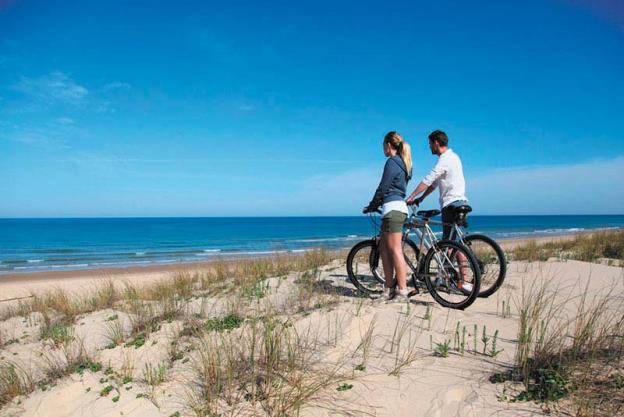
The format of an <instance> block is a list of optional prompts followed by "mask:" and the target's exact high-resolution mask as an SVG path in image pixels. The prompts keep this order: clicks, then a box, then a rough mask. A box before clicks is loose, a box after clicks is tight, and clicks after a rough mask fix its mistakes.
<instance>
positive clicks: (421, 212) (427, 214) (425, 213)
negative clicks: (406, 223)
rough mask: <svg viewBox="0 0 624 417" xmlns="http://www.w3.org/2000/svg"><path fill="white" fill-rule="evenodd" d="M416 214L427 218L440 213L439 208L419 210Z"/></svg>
mask: <svg viewBox="0 0 624 417" xmlns="http://www.w3.org/2000/svg"><path fill="white" fill-rule="evenodd" d="M416 214H417V215H419V216H422V217H425V218H427V219H429V218H431V217H434V216H437V215H438V214H440V210H419V211H417V212H416Z"/></svg>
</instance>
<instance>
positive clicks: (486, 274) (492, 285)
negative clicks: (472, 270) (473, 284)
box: [464, 233, 507, 298]
mask: <svg viewBox="0 0 624 417" xmlns="http://www.w3.org/2000/svg"><path fill="white" fill-rule="evenodd" d="M479 241H480V242H482V243H483V244H484V245H487V246H489V247H490V248H491V250H492V251H493V252H494V253H495V254H496V258H497V259H496V261H497V264H498V266H499V267H498V274H497V276H496V277H494V276H493V275H494V274H491V273H490V272H492V271H488V265H493V263H492V262H488V261H487V260H485V259H484V256H487V255H482V256H480V254H479V253H477V252H478V249H476V248H475V249H473V248H474V243H475V242H479ZM464 242H465V244H466V246H467V247H468V249H470V251H471V252H472V253H473V254H474V256H475V258H477V263H478V264H479V268H480V271H481V290H480V291H479V297H481V298H487V297H489V296H490V295H492V294H494V293H495V292H496V291H498V289H499V288H500V287H501V286H502V285H503V281H505V277H506V275H507V259H506V258H505V252H503V249H502V248H501V247H500V246H499V245H498V243H496V241H495V240H494V239H492V238H490V237H488V236H485V235H481V234H476V233H475V234H470V235H466V236H464ZM493 272H494V273H495V271H493Z"/></svg>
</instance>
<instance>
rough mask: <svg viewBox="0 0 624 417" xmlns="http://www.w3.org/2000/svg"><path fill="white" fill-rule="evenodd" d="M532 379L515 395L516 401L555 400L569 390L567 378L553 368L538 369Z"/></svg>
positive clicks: (566, 393)
mask: <svg viewBox="0 0 624 417" xmlns="http://www.w3.org/2000/svg"><path fill="white" fill-rule="evenodd" d="M534 381H535V382H534V383H531V384H529V386H528V388H527V390H526V391H524V392H522V393H520V394H519V395H518V397H516V400H517V401H541V402H546V401H557V400H559V399H561V398H563V397H565V396H566V395H568V393H569V392H570V391H571V386H570V382H569V380H568V378H567V377H566V376H565V375H563V374H562V373H560V372H558V371H557V370H555V369H538V370H537V372H536V374H535V375H534Z"/></svg>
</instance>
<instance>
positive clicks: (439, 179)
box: [422, 148, 467, 208]
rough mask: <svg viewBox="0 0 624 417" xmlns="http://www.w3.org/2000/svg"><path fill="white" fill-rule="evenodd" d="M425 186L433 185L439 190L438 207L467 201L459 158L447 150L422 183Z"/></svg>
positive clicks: (450, 150)
mask: <svg viewBox="0 0 624 417" xmlns="http://www.w3.org/2000/svg"><path fill="white" fill-rule="evenodd" d="M422 182H423V183H425V184H426V185H427V186H431V185H432V184H435V185H436V186H437V187H439V188H440V207H442V208H444V207H446V206H448V205H449V204H451V203H452V202H453V201H457V200H467V198H466V181H465V180H464V169H463V167H462V163H461V160H460V159H459V156H457V154H456V153H455V152H453V150H452V149H450V148H449V149H447V150H446V151H445V152H444V153H443V154H442V155H440V158H438V162H437V163H436V164H435V166H434V167H433V169H432V170H431V172H430V173H429V174H428V175H427V176H426V177H425V179H424V180H423V181H422Z"/></svg>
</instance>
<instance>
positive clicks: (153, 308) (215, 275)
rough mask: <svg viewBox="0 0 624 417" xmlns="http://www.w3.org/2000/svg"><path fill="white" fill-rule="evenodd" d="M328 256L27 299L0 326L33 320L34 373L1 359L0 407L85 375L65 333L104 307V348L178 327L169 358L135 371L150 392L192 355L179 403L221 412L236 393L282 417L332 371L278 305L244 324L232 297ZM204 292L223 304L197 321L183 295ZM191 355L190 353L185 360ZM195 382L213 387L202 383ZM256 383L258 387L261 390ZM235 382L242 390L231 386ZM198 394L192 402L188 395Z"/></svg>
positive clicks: (80, 353)
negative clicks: (189, 384) (191, 381)
mask: <svg viewBox="0 0 624 417" xmlns="http://www.w3.org/2000/svg"><path fill="white" fill-rule="evenodd" d="M331 259H332V255H331V254H329V253H328V252H326V251H322V250H319V251H311V252H306V253H304V254H302V255H298V256H278V257H274V258H263V259H255V260H235V261H218V262H216V263H214V264H213V265H211V267H210V268H207V269H205V270H198V271H181V272H177V273H174V274H172V276H171V277H170V278H169V279H164V280H161V281H158V282H155V283H151V284H145V285H142V286H137V285H134V284H132V283H129V282H125V283H121V284H120V283H119V282H117V283H115V282H113V280H110V279H109V280H106V281H103V282H102V284H100V285H99V286H97V287H96V288H94V289H93V290H91V291H90V292H88V293H84V292H83V293H76V294H73V293H70V292H67V291H63V290H61V289H54V290H51V291H46V292H41V293H36V294H32V297H31V298H29V299H27V300H20V301H19V302H17V303H13V304H10V305H9V306H5V307H4V308H3V309H2V310H1V311H0V320H6V319H9V318H11V317H16V316H23V317H28V320H31V318H32V317H37V319H36V321H37V322H38V324H39V326H40V339H41V341H49V343H48V344H46V345H42V346H43V350H42V352H41V360H42V361H43V365H42V366H43V368H42V370H43V374H44V376H43V379H40V380H37V381H33V379H32V376H31V375H30V374H29V373H28V372H25V371H24V370H22V369H21V368H19V367H18V366H16V365H14V364H10V363H8V362H7V363H5V362H2V363H1V364H0V405H3V404H5V403H7V402H9V401H11V399H12V398H14V397H16V396H19V395H27V394H28V393H30V392H32V391H33V390H34V389H35V388H36V387H37V386H38V387H41V388H42V389H46V387H47V386H48V385H50V384H54V383H55V382H54V381H56V380H57V379H60V378H64V377H66V376H67V375H69V374H70V373H72V372H74V370H76V369H90V367H89V364H91V363H95V362H93V360H92V358H91V357H89V355H88V354H87V352H86V351H85V349H84V346H83V344H82V341H81V340H78V339H77V338H75V337H74V327H73V326H74V323H76V322H77V319H78V318H80V317H81V316H82V315H84V314H87V313H91V312H94V311H99V310H102V309H113V310H115V311H117V312H118V313H116V314H113V315H110V316H109V317H108V318H106V319H105V320H104V326H105V330H104V336H105V337H106V338H107V339H108V342H109V344H108V346H106V347H108V348H114V347H117V346H121V348H122V349H133V350H134V349H139V348H141V347H142V346H143V345H144V344H145V343H146V340H147V339H148V338H149V335H150V333H151V332H154V331H156V330H158V329H160V326H161V325H162V323H164V322H171V321H173V320H181V322H182V323H184V325H183V326H184V327H183V328H182V326H180V327H181V331H180V329H179V330H178V331H177V333H178V334H176V336H175V338H174V342H173V344H172V347H171V348H170V352H169V360H167V361H166V363H161V364H157V365H151V366H150V365H148V366H147V368H144V369H143V370H142V371H143V372H142V378H141V380H142V381H143V382H144V383H145V384H147V385H148V386H150V387H152V389H153V388H154V387H156V386H158V385H160V384H161V383H163V382H164V381H165V380H166V378H167V374H168V369H169V368H171V367H173V366H176V365H174V363H186V362H187V361H189V360H190V358H191V357H196V356H199V358H200V359H199V362H197V363H198V366H199V365H201V366H200V367H198V368H196V369H195V370H194V372H195V377H194V378H195V382H196V385H195V388H197V389H196V390H195V391H194V394H192V395H189V401H190V402H189V404H191V405H192V404H194V405H192V407H191V408H193V409H197V410H200V409H201V410H206V411H209V410H212V409H216V408H219V409H222V410H223V409H226V408H227V407H229V405H228V404H227V401H228V400H229V399H231V398H233V397H232V396H233V395H235V394H236V395H238V396H240V395H242V397H241V398H242V401H243V403H244V404H245V407H251V408H252V409H253V408H254V407H255V408H258V407H259V409H262V410H264V411H265V412H266V413H267V414H268V415H285V414H284V413H286V412H287V411H286V410H295V409H300V408H301V407H302V406H303V404H304V403H306V402H308V401H310V400H311V399H312V398H313V397H314V396H315V395H316V394H317V393H318V392H319V391H320V390H322V389H323V388H324V387H325V386H326V384H325V383H324V382H327V381H330V380H331V381H333V380H334V379H335V376H336V374H335V373H332V372H326V371H321V370H320V369H312V361H311V356H310V354H311V352H313V351H314V349H310V348H309V345H308V344H309V341H306V342H304V341H303V338H301V337H299V336H298V335H297V334H296V333H295V332H294V331H293V330H292V329H290V328H289V326H290V325H285V324H284V323H282V322H281V321H280V320H281V319H279V318H278V315H279V314H282V315H288V314H290V313H291V310H289V309H284V308H283V307H284V306H282V307H280V308H281V310H280V309H278V308H276V307H275V306H272V307H267V309H266V312H265V313H263V315H261V316H259V317H250V318H248V319H245V317H244V316H242V315H240V314H239V313H238V311H239V310H240V309H241V300H246V301H244V303H250V302H251V301H252V299H260V298H263V297H264V296H265V295H268V292H269V286H268V283H267V278H269V277H275V276H286V275H287V274H289V273H291V272H296V273H299V274H300V275H301V274H302V275H305V276H306V277H308V275H309V276H310V277H312V276H316V274H315V273H314V272H311V271H315V270H316V269H318V268H319V267H320V266H322V265H325V264H327V263H328V262H330V261H331ZM306 280H308V281H306V284H307V285H306V292H305V297H304V296H303V295H302V298H305V301H306V303H307V302H312V300H313V299H314V297H313V296H312V293H311V292H310V291H313V290H314V287H313V285H312V282H311V281H312V278H306ZM206 294H211V295H212V296H214V297H221V298H224V302H226V304H227V305H228V306H229V307H227V308H226V314H225V315H224V316H221V317H213V318H210V319H206V318H203V317H202V315H201V314H198V313H194V314H190V313H189V312H188V311H187V310H188V306H189V303H190V302H191V301H192V300H193V299H195V298H199V297H205V296H206ZM228 300H230V301H228ZM244 303H243V304H244ZM317 304H318V303H317ZM290 307H291V306H288V308H290ZM305 307H306V308H307V307H308V306H307V305H306V306H305ZM202 311H203V309H202ZM293 311H301V309H294V310H293ZM120 316H123V318H124V322H126V323H127V320H129V322H130V331H128V329H127V327H126V329H125V330H124V326H122V323H121V321H120ZM269 317H271V318H269ZM251 329H254V330H251ZM234 332H236V334H237V335H238V336H237V338H236V339H232V337H233V336H232V335H231V333H234ZM180 338H184V344H185V346H188V349H186V350H185V351H184V353H183V354H182V355H180V353H181V351H179V349H178V343H179V342H180V340H181V339H180ZM256 343H257V344H258V348H256V347H255V344H256ZM208 348H209V349H208ZM207 349H208V350H207ZM214 349H217V350H214ZM224 349H227V350H224ZM195 352H199V354H198V355H195ZM214 355H217V357H223V358H225V359H227V361H226V362H224V363H215V364H213V365H214V366H213V365H211V363H210V360H213V359H214V358H215V356H214ZM126 357H128V356H124V358H126ZM202 358H203V359H202ZM178 360H179V361H180V362H178ZM124 361H125V359H124ZM211 366H213V367H212V368H211ZM284 366H286V368H285V367H284ZM124 368H125V369H126V371H124V372H125V373H126V374H127V375H126V379H128V380H131V379H132V374H133V369H134V365H133V364H124ZM290 371H292V372H290ZM211 378H217V380H214V379H211ZM223 378H225V379H223ZM201 381H204V383H202V382H201ZM205 381H211V382H210V384H212V383H213V382H214V383H215V384H216V385H215V386H212V385H206V383H205ZM261 381H268V384H269V385H266V384H265V383H263V382H261ZM223 384H225V385H223ZM243 386H244V387H247V388H241V387H243ZM235 391H236V393H235ZM198 392H199V393H200V395H199V396H197V395H196V394H197V393H198ZM227 393H229V394H228V395H225V394H227ZM208 394H209V395H208ZM206 395H208V396H206ZM224 395H225V396H224ZM249 396H251V397H249ZM224 401H225V403H224ZM215 407H216V408H215ZM224 407H225V408H224ZM282 411H283V412H282ZM201 415H205V414H201Z"/></svg>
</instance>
